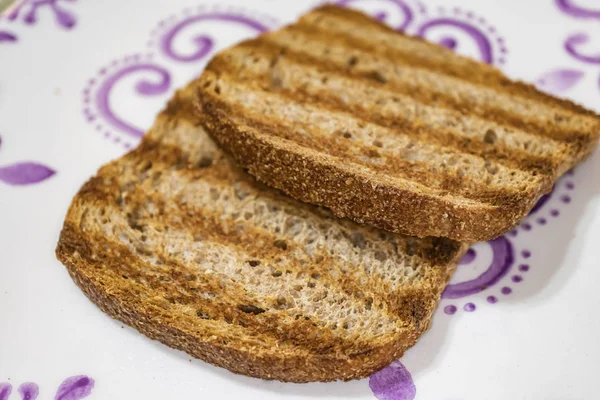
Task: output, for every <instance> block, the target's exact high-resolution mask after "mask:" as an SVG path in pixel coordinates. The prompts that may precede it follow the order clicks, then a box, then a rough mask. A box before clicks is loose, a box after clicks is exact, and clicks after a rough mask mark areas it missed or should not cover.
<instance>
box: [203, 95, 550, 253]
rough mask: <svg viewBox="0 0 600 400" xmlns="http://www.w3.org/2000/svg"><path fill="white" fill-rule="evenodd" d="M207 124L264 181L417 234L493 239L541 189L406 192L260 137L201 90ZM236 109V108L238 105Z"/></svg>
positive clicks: (341, 212) (347, 214) (338, 211)
mask: <svg viewBox="0 0 600 400" xmlns="http://www.w3.org/2000/svg"><path fill="white" fill-rule="evenodd" d="M201 99H202V100H200V101H199V102H198V112H199V113H200V115H202V121H203V126H204V127H205V128H206V130H207V132H209V133H210V134H211V136H212V137H213V139H215V141H217V142H218V143H219V145H220V146H221V147H222V149H223V150H225V151H226V152H227V153H228V154H230V155H231V156H232V157H233V159H234V160H235V161H236V162H237V163H238V164H239V165H240V166H242V167H243V168H245V169H247V171H248V172H249V173H250V174H252V175H254V176H255V177H256V178H257V179H258V180H259V181H261V182H263V183H265V184H267V185H269V186H271V187H274V188H277V189H280V190H283V191H284V192H285V193H286V194H288V195H290V196H292V197H294V198H295V199H298V200H300V201H303V202H306V203H310V204H315V205H319V206H324V207H327V208H329V209H331V211H332V212H333V213H334V214H335V215H336V216H337V217H339V218H350V219H352V220H353V221H356V222H358V223H361V224H369V225H373V226H375V227H377V228H380V229H385V230H387V231H391V232H395V233H401V234H405V235H411V236H418V237H427V236H434V237H448V238H451V239H453V240H457V241H461V242H476V241H480V240H482V239H487V238H494V237H497V236H499V235H501V234H502V233H504V232H505V231H506V230H507V229H508V228H509V227H512V226H514V225H516V224H517V223H518V222H519V221H520V219H521V218H522V217H523V214H524V213H526V211H527V210H529V209H531V207H533V205H534V204H535V202H536V201H537V199H538V198H539V197H541V196H542V193H522V194H520V195H519V196H517V197H515V198H513V199H505V200H504V201H503V204H502V205H500V206H491V205H489V206H487V207H483V206H481V205H473V204H469V203H468V202H465V203H463V204H461V203H460V202H457V201H456V199H455V198H453V197H452V196H450V197H449V198H448V200H446V199H444V197H434V196H431V195H427V194H423V193H419V192H414V191H411V190H403V189H402V188H399V187H398V186H396V185H393V184H391V183H390V182H389V181H385V180H381V179H377V177H373V176H368V175H365V174H361V173H360V172H358V171H356V170H352V169H350V168H349V167H348V165H347V164H344V163H343V162H340V160H336V159H334V158H325V157H318V158H317V157H314V156H312V155H311V154H309V153H308V152H303V151H302V149H301V148H299V147H298V146H295V145H294V144H292V143H285V142H282V141H276V140H273V139H272V138H269V137H268V136H266V135H263V136H261V137H259V136H258V135H256V134H254V133H253V132H249V131H247V130H246V129H245V128H246V127H245V126H244V127H241V126H238V125H236V124H235V123H232V122H231V120H230V118H229V116H228V115H229V114H228V113H227V112H225V111H224V109H223V107H222V106H219V105H218V103H217V102H216V101H214V100H211V99H210V95H208V94H206V93H204V92H203V96H202V97H201ZM233 112H235V111H233Z"/></svg>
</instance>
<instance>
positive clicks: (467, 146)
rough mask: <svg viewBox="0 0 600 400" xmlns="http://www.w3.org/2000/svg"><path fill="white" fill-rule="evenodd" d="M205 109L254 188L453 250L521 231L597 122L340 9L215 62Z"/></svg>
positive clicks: (581, 154)
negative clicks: (439, 240)
mask: <svg viewBox="0 0 600 400" xmlns="http://www.w3.org/2000/svg"><path fill="white" fill-rule="evenodd" d="M196 106H197V111H198V113H199V114H200V115H201V117H202V121H203V124H204V126H205V128H206V130H207V131H208V133H209V134H210V135H211V136H212V137H213V138H214V139H215V140H216V142H217V143H218V144H219V145H220V146H221V147H222V148H223V149H224V150H225V151H226V152H227V153H229V154H231V155H232V156H233V158H234V159H235V161H236V162H237V163H238V164H239V165H241V166H242V167H243V168H246V169H247V170H248V171H249V172H250V173H251V174H252V175H254V176H255V177H257V178H258V180H259V181H261V182H263V183H265V184H267V185H269V186H272V187H275V188H278V189H281V190H283V191H284V192H286V193H287V194H289V195H291V196H293V197H294V198H296V199H299V200H302V201H304V202H307V203H311V204H316V205H320V206H325V207H327V208H329V209H331V210H332V211H333V213H334V214H335V215H337V216H339V217H348V218H350V219H353V220H354V221H357V222H359V223H368V224H372V225H374V226H376V227H378V228H382V229H385V230H388V231H392V232H397V233H402V234H407V235H412V236H418V237H426V236H438V237H448V238H451V239H454V240H458V241H467V242H473V241H483V240H489V239H492V238H494V237H496V236H498V235H500V234H502V233H503V232H505V231H507V230H509V229H510V228H511V227H513V226H514V225H515V224H517V223H518V222H519V221H520V220H521V219H522V218H523V217H524V216H525V215H527V213H528V212H529V210H530V209H531V208H532V207H533V206H534V204H535V202H536V201H537V200H538V199H539V198H540V197H541V196H542V195H543V194H544V193H547V192H549V191H550V190H551V188H552V186H553V183H554V182H555V180H556V179H557V178H558V177H560V176H561V175H562V174H563V173H564V172H566V171H568V170H569V169H571V168H573V166H575V165H576V164H577V163H579V162H580V161H582V160H583V159H584V158H586V157H587V156H588V155H589V154H590V153H591V152H592V150H593V149H594V148H595V147H596V145H597V142H598V136H599V134H600V118H599V117H598V116H597V115H596V114H594V113H592V112H591V111H588V110H585V109H584V108H582V107H580V106H578V105H575V104H573V103H571V102H569V101H566V100H560V99H557V98H554V97H551V96H548V95H546V94H543V93H541V92H539V91H538V90H536V89H535V88H534V87H533V86H530V85H527V84H524V83H520V82H514V81H511V80H509V79H508V78H507V77H505V76H504V75H503V74H502V73H501V72H500V71H498V70H497V69H495V68H494V67H492V66H489V65H486V64H483V63H479V62H476V61H473V60H470V59H468V58H465V57H462V56H459V55H456V54H455V53H453V52H452V51H450V50H448V49H445V48H442V47H441V46H438V45H435V44H432V43H428V42H426V41H424V40H422V39H420V38H416V37H410V36H407V35H404V34H402V33H399V32H396V31H394V30H392V29H390V28H388V27H387V26H385V25H384V24H382V23H380V22H378V21H375V20H373V19H371V18H369V17H367V16H366V15H364V14H362V13H360V12H357V11H352V10H350V9H344V8H340V7H335V6H324V7H321V8H318V9H316V10H314V11H312V12H310V13H308V14H306V15H304V16H303V17H301V18H300V19H299V21H298V22H296V23H294V24H292V25H289V26H286V27H284V28H282V29H280V30H278V31H275V32H272V33H266V34H264V35H262V36H260V37H258V38H256V39H253V40H248V41H245V42H242V43H240V44H238V45H236V46H233V47H231V48H229V49H227V50H224V51H223V52H221V53H219V54H217V55H216V56H215V57H214V59H213V60H212V61H211V62H210V63H209V65H208V67H207V68H206V71H205V72H204V73H203V75H202V77H201V82H200V88H199V91H198V94H197V98H196Z"/></svg>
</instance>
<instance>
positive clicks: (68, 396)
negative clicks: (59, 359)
mask: <svg viewBox="0 0 600 400" xmlns="http://www.w3.org/2000/svg"><path fill="white" fill-rule="evenodd" d="M93 388H94V380H93V379H92V378H90V377H87V376H85V375H77V376H72V377H70V378H67V379H65V380H64V381H63V383H62V384H61V385H60V387H59V388H58V390H57V391H56V396H54V400H79V399H83V398H85V397H87V396H89V395H90V393H92V389H93Z"/></svg>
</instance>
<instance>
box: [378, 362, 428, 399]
mask: <svg viewBox="0 0 600 400" xmlns="http://www.w3.org/2000/svg"><path fill="white" fill-rule="evenodd" d="M369 387H370V388H371V390H372V391H373V394H374V395H375V397H377V398H378V399H379V400H413V399H414V398H415V395H416V394H417V388H416V387H415V383H414V382H413V380H412V376H411V375H410V372H408V370H407V369H406V368H405V367H404V365H402V363H401V362H400V361H394V362H393V363H391V364H390V365H389V366H387V367H386V368H384V369H382V370H381V371H379V372H375V373H374V374H373V375H371V377H370V378H369Z"/></svg>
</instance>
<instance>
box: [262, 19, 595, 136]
mask: <svg viewBox="0 0 600 400" xmlns="http://www.w3.org/2000/svg"><path fill="white" fill-rule="evenodd" d="M256 41H257V42H269V43H272V44H276V45H278V46H281V47H283V48H285V49H286V57H292V58H294V59H299V58H300V56H301V57H302V58H304V61H302V62H303V63H308V64H312V65H319V66H320V67H321V68H322V69H324V70H327V71H331V72H335V71H337V72H338V73H343V74H345V75H347V76H352V77H359V78H362V79H364V80H369V79H371V80H372V79H374V78H376V79H377V80H378V81H380V83H385V84H386V87H387V88H388V89H390V90H393V91H396V92H398V93H403V94H406V95H410V96H411V97H413V98H415V99H417V100H418V101H419V102H420V103H422V104H432V105H436V106H439V107H443V108H447V109H453V110H455V111H458V112H461V113H462V114H464V115H469V114H474V115H477V116H479V117H481V118H483V119H486V120H488V121H491V122H495V123H497V124H500V125H504V126H508V127H512V128H515V129H521V130H526V131H528V132H533V133H535V134H536V135H537V136H539V137H543V138H545V139H546V140H547V139H548V138H552V139H554V140H561V141H565V142H578V141H586V140H589V136H590V135H589V126H588V127H585V128H583V129H582V130H581V131H574V128H573V126H572V125H566V124H564V123H559V122H561V121H569V120H571V119H573V118H574V117H576V116H575V115H574V113H573V112H572V111H570V110H566V109H562V108H559V109H557V108H556V107H548V106H546V105H545V104H543V103H540V102H534V101H531V100H528V99H526V98H521V97H518V95H516V94H510V93H507V92H506V91H505V90H498V88H489V87H488V86H484V85H482V84H480V83H473V82H471V81H465V80H464V79H460V78H454V77H452V76H449V75H448V74H444V73H442V72H444V71H440V69H439V68H436V69H434V70H431V69H425V68H422V67H420V66H418V65H414V64H412V63H410V56H405V55H404V54H403V55H400V54H397V53H394V52H392V51H388V52H387V53H385V55H384V53H383V52H382V51H381V49H379V48H377V47H375V46H374V45H373V44H372V43H369V42H367V41H364V40H354V39H353V38H352V37H349V36H348V35H340V34H336V33H335V32H325V31H322V30H319V29H318V28H315V27H313V26H307V25H292V26H290V27H288V28H284V29H282V30H280V31H277V32H275V33H271V34H268V35H266V36H264V37H261V38H259V39H256ZM322 51H324V52H326V53H328V54H323V53H322ZM336 53H337V54H336ZM349 54H352V56H350V57H349ZM348 60H360V61H356V62H355V63H354V64H352V65H350V64H349V61H348ZM399 66H400V67H399ZM515 102H519V103H520V104H519V106H520V107H521V108H522V109H524V110H526V111H525V112H522V111H521V109H520V108H516V107H514V106H513V103H515ZM507 107H512V109H507ZM532 114H535V116H536V117H537V118H534V117H533V116H532ZM544 116H545V117H547V118H544ZM550 117H551V122H550ZM587 122H588V124H589V123H592V122H593V123H595V124H596V125H598V122H597V121H592V120H591V119H590V121H587ZM598 129H600V126H599V127H598Z"/></svg>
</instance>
